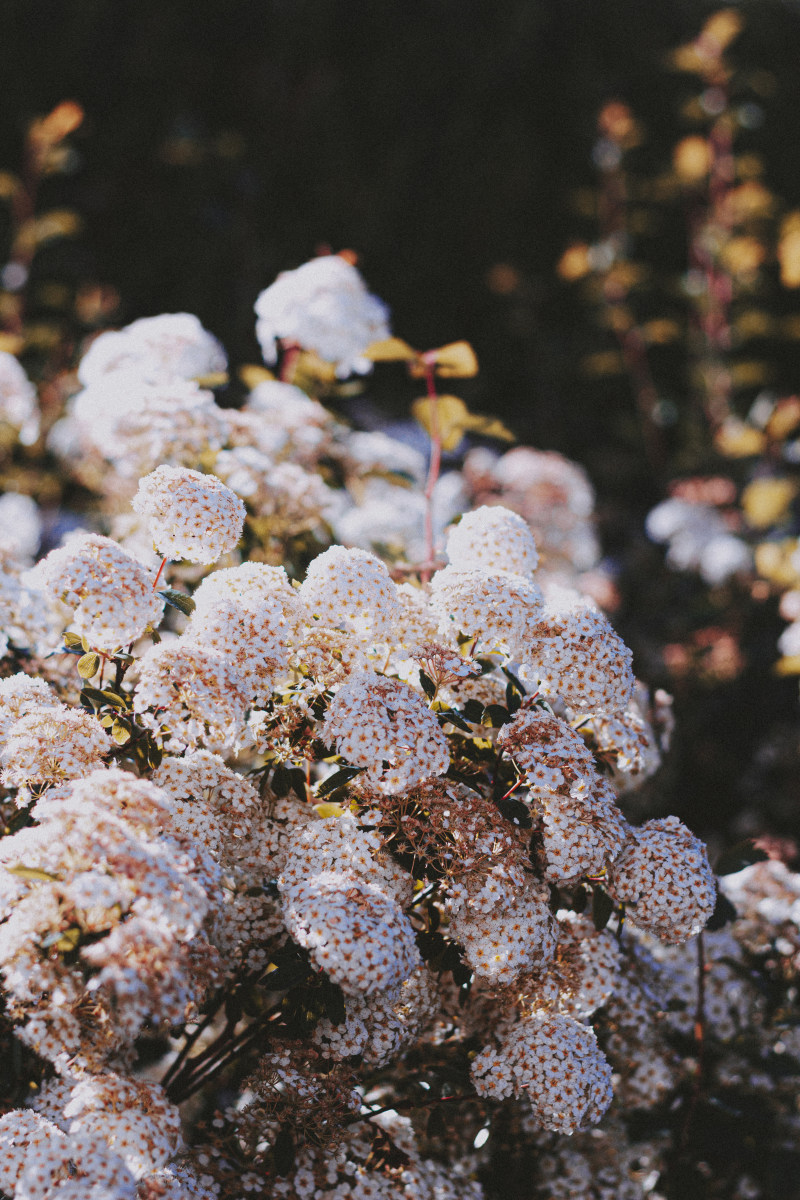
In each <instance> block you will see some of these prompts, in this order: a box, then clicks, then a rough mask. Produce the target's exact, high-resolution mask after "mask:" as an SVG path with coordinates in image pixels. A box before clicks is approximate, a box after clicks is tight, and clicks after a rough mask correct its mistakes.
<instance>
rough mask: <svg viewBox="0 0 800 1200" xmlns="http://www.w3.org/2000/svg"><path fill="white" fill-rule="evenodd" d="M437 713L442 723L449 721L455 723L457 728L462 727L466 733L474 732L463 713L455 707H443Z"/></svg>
mask: <svg viewBox="0 0 800 1200" xmlns="http://www.w3.org/2000/svg"><path fill="white" fill-rule="evenodd" d="M436 715H437V717H438V718H439V721H440V723H441V724H445V723H446V722H447V721H449V722H450V724H451V725H455V727H456V729H462V730H463V731H464V733H472V730H471V729H470V727H469V725H468V724H467V722H466V721H465V720H464V718H463V717H462V716H461V713H459V712H456V710H455V709H454V708H442V709H440V710H439V711H438V712H437V714H436Z"/></svg>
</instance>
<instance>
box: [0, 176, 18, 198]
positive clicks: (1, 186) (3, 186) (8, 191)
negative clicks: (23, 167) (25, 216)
mask: <svg viewBox="0 0 800 1200" xmlns="http://www.w3.org/2000/svg"><path fill="white" fill-rule="evenodd" d="M18 191H19V180H18V179H17V177H16V175H12V174H11V172H10V171H0V200H10V199H11V198H12V197H13V196H15V195H16V194H17V192H18Z"/></svg>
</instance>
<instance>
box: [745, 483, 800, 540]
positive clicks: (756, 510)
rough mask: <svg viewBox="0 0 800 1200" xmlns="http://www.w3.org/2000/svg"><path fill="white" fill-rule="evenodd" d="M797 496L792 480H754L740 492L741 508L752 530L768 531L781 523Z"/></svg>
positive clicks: (795, 486)
mask: <svg viewBox="0 0 800 1200" xmlns="http://www.w3.org/2000/svg"><path fill="white" fill-rule="evenodd" d="M796 495H797V485H796V484H795V482H794V480H792V479H786V478H778V479H754V480H753V482H752V483H750V484H748V485H747V487H746V488H745V489H744V491H743V492H742V508H743V509H744V514H745V516H746V517H747V520H748V523H749V524H750V525H751V526H752V528H753V529H768V528H769V527H770V526H771V525H776V524H777V523H778V522H780V521H782V520H783V519H784V518H785V517H786V516H787V515H788V512H789V505H790V504H791V503H792V501H793V500H794V498H795V496H796Z"/></svg>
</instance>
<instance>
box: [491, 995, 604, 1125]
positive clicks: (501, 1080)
mask: <svg viewBox="0 0 800 1200" xmlns="http://www.w3.org/2000/svg"><path fill="white" fill-rule="evenodd" d="M472 1081H473V1083H474V1085H475V1090H476V1092H477V1093H478V1095H479V1096H486V1097H489V1098H492V1099H495V1100H502V1099H505V1097H507V1096H512V1095H515V1096H525V1097H527V1099H528V1101H529V1102H530V1104H531V1106H532V1108H533V1115H534V1119H535V1122H536V1124H537V1125H538V1126H539V1127H540V1128H541V1129H549V1130H552V1132H553V1133H574V1132H575V1130H576V1129H581V1128H583V1127H585V1126H586V1125H594V1124H596V1123H597V1122H598V1121H599V1120H600V1118H601V1117H602V1115H603V1113H604V1112H605V1111H606V1109H607V1108H608V1106H609V1104H610V1103H611V1095H612V1093H611V1067H610V1066H609V1065H608V1062H607V1061H606V1059H605V1057H604V1056H603V1053H602V1051H601V1050H600V1047H599V1046H598V1045H597V1039H596V1038H595V1035H594V1030H592V1029H590V1028H589V1027H588V1026H586V1025H581V1024H579V1022H578V1021H575V1020H573V1018H572V1017H565V1016H561V1015H559V1014H557V1013H536V1014H534V1015H533V1016H531V1017H528V1018H527V1020H525V1021H521V1022H520V1023H519V1024H518V1025H514V1026H512V1028H511V1029H510V1030H509V1031H508V1033H507V1034H506V1035H505V1037H504V1038H502V1039H501V1041H500V1044H499V1046H498V1048H497V1049H495V1048H494V1047H493V1046H489V1047H487V1048H486V1049H485V1050H482V1051H481V1053H480V1054H479V1055H478V1056H477V1058H476V1059H475V1060H474V1062H473V1064H472Z"/></svg>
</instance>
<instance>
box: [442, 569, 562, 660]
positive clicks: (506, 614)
mask: <svg viewBox="0 0 800 1200" xmlns="http://www.w3.org/2000/svg"><path fill="white" fill-rule="evenodd" d="M543 604H544V601H543V599H542V594H541V592H540V591H539V589H538V587H537V586H536V584H535V583H533V582H532V580H530V579H529V578H527V577H526V576H524V575H518V574H516V572H513V571H497V570H491V571H490V570H488V569H486V568H484V567H478V568H476V569H475V570H470V571H467V570H462V569H461V568H460V567H456V566H449V567H445V568H444V569H443V570H442V571H437V572H436V574H435V575H434V577H433V579H432V580H431V598H430V606H431V609H432V610H433V612H435V613H436V614H437V616H438V617H439V633H440V634H442V635H443V636H448V635H449V636H450V637H451V638H452V637H454V636H455V635H456V634H458V633H462V634H465V635H468V636H470V637H476V638H478V639H479V642H480V646H481V649H484V650H488V651H491V650H495V649H500V650H502V651H504V652H506V653H509V652H510V653H513V652H514V650H515V648H516V647H517V646H518V645H519V644H520V642H521V640H522V639H523V638H524V636H525V630H526V628H527V627H528V625H529V623H531V622H534V621H536V619H537V618H538V617H539V616H540V615H541V612H542V607H543Z"/></svg>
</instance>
